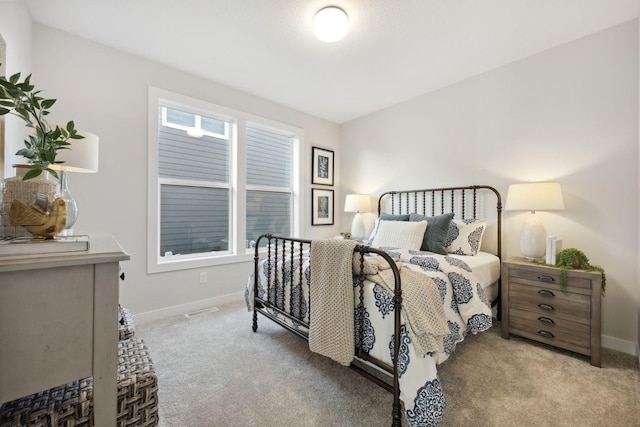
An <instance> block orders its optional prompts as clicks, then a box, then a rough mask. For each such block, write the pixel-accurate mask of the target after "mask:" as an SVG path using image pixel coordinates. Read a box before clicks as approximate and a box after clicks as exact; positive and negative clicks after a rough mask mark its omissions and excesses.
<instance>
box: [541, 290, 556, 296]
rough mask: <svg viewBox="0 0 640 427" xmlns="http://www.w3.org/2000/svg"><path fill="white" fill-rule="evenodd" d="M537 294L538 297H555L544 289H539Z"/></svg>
mask: <svg viewBox="0 0 640 427" xmlns="http://www.w3.org/2000/svg"><path fill="white" fill-rule="evenodd" d="M538 293H539V294H540V295H544V296H545V297H555V296H556V294H554V293H553V292H551V291H548V290H546V289H540V290H539V291H538Z"/></svg>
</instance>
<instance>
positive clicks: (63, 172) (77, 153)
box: [50, 131, 99, 236]
mask: <svg viewBox="0 0 640 427" xmlns="http://www.w3.org/2000/svg"><path fill="white" fill-rule="evenodd" d="M78 133H79V134H80V135H82V136H84V138H83V139H74V140H73V141H72V142H71V146H70V149H68V150H60V151H59V154H58V156H57V157H56V161H63V162H64V163H60V164H54V165H51V166H50V167H51V169H55V170H59V171H60V173H59V174H58V175H59V177H60V196H59V197H61V198H63V199H64V200H65V202H66V203H67V222H66V224H65V227H64V229H63V230H62V232H61V233H60V235H62V236H71V235H73V228H72V227H73V224H75V222H76V220H77V219H78V203H77V202H76V200H75V199H74V197H73V195H72V194H71V191H69V185H68V179H69V178H68V176H67V172H80V173H95V172H98V147H99V139H98V136H97V135H94V134H92V133H89V132H82V131H80V132H78Z"/></svg>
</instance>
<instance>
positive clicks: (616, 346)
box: [602, 335, 638, 356]
mask: <svg viewBox="0 0 640 427" xmlns="http://www.w3.org/2000/svg"><path fill="white" fill-rule="evenodd" d="M602 346H603V347H605V348H609V349H611V350H616V351H620V352H622V353H626V354H630V355H631V356H638V344H637V343H635V342H633V341H626V340H621V339H620V338H615V337H610V336H607V335H602Z"/></svg>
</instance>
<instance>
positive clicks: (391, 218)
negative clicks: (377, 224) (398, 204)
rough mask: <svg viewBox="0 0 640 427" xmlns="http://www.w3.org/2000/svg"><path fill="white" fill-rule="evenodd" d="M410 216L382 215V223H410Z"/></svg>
mask: <svg viewBox="0 0 640 427" xmlns="http://www.w3.org/2000/svg"><path fill="white" fill-rule="evenodd" d="M409 217H410V215H408V214H407V215H391V214H388V213H384V212H383V213H381V214H380V221H409Z"/></svg>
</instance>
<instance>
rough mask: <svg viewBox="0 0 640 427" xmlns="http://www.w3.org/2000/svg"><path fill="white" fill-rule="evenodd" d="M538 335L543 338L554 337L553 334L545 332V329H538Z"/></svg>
mask: <svg viewBox="0 0 640 427" xmlns="http://www.w3.org/2000/svg"><path fill="white" fill-rule="evenodd" d="M538 335H540V336H541V337H545V338H549V339H551V338H555V336H554V335H553V334H552V333H551V332H547V331H538Z"/></svg>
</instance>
